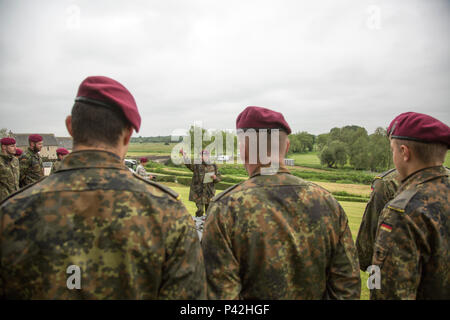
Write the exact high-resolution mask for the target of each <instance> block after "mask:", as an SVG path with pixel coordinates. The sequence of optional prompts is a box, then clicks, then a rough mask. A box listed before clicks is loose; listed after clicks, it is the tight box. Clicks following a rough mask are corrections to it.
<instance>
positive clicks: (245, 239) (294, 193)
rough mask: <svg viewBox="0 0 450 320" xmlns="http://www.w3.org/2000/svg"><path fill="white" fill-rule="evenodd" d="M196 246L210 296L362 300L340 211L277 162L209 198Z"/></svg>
mask: <svg viewBox="0 0 450 320" xmlns="http://www.w3.org/2000/svg"><path fill="white" fill-rule="evenodd" d="M202 247H203V254H204V256H205V267H206V277H207V281H208V298H210V299H359V298H360V291H361V283H360V273H359V263H358V257H357V254H356V249H355V246H354V243H353V240H352V235H351V233H350V229H349V225H348V220H347V216H346V214H345V212H344V210H343V209H342V207H341V206H340V205H339V203H338V202H337V201H336V200H335V199H334V198H333V196H332V195H331V194H330V193H329V192H327V191H326V190H324V189H322V188H321V187H319V186H317V185H315V184H313V183H311V182H306V181H304V180H302V179H300V178H298V177H295V176H293V175H291V174H290V173H289V172H288V171H287V170H286V169H285V168H282V167H281V168H280V169H279V171H278V173H277V174H274V175H260V174H259V173H258V172H256V173H255V174H253V175H252V176H251V177H250V178H249V179H248V180H246V181H244V182H242V183H240V184H237V185H235V186H233V187H231V188H229V189H227V190H225V191H224V192H222V193H220V194H219V195H217V196H216V197H214V199H213V201H212V203H211V204H210V206H209V208H208V215H207V218H206V223H205V233H204V234H203V239H202Z"/></svg>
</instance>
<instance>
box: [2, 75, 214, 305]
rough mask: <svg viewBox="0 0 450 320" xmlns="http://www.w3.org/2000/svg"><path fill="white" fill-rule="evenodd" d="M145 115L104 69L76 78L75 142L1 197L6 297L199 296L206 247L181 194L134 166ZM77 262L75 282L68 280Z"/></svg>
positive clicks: (70, 125)
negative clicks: (53, 164)
mask: <svg viewBox="0 0 450 320" xmlns="http://www.w3.org/2000/svg"><path fill="white" fill-rule="evenodd" d="M140 124H141V118H140V115H139V112H138V109H137V106H136V102H135V100H134V98H133V96H132V95H131V93H130V92H129V91H128V90H127V89H126V88H125V87H124V86H123V85H121V84H120V83H118V82H117V81H115V80H113V79H110V78H107V77H100V76H95V77H88V78H86V79H85V80H84V81H83V82H82V83H81V85H80V87H79V90H78V94H77V96H76V99H75V104H74V106H73V108H72V113H71V115H70V116H68V117H67V119H66V126H67V130H68V132H69V134H70V135H71V136H72V137H73V142H74V151H73V152H72V153H71V154H69V155H68V156H67V157H66V158H65V159H64V161H63V163H62V165H61V167H60V168H59V170H57V171H56V172H55V173H54V174H52V175H50V176H49V177H47V178H46V179H43V180H42V181H40V182H37V183H35V184H33V185H30V186H29V187H27V188H25V189H24V190H22V191H21V192H19V193H17V194H15V195H14V196H13V197H11V198H9V199H7V200H6V201H5V202H3V203H2V205H1V206H0V295H2V297H3V298H10V299H204V298H205V297H206V280H205V270H204V262H203V254H202V251H201V247H200V242H199V240H198V236H197V233H196V231H195V226H194V223H193V221H192V219H191V216H190V215H189V213H188V212H187V210H186V208H185V207H184V205H183V204H182V202H181V201H180V200H179V196H178V194H176V193H175V192H173V191H172V190H170V189H169V188H166V187H164V186H162V185H160V184H157V183H155V182H151V181H148V180H144V179H142V178H140V177H139V176H138V175H135V174H133V173H131V172H130V170H129V169H128V168H127V167H126V166H125V165H124V163H123V161H124V157H125V154H126V153H127V150H128V144H129V142H130V139H131V135H132V133H133V128H134V130H136V132H138V131H139V128H140ZM71 266H72V267H73V266H76V267H79V269H80V270H81V274H80V276H81V280H80V283H81V284H80V288H76V289H73V288H69V287H68V285H67V281H68V280H69V279H68V277H69V275H70V274H69V275H68V273H67V272H68V271H67V270H69V269H68V268H69V267H71Z"/></svg>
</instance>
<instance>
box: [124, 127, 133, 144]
mask: <svg viewBox="0 0 450 320" xmlns="http://www.w3.org/2000/svg"><path fill="white" fill-rule="evenodd" d="M132 135H133V127H128V128H126V129H125V135H124V140H123V145H124V146H126V145H128V144H129V143H130V139H131V136H132Z"/></svg>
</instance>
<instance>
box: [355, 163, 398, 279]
mask: <svg viewBox="0 0 450 320" xmlns="http://www.w3.org/2000/svg"><path fill="white" fill-rule="evenodd" d="M399 184H400V182H399V181H398V172H397V170H396V169H391V170H388V171H386V172H383V173H382V174H380V175H378V176H376V177H375V179H374V180H373V182H372V193H371V195H370V200H369V202H368V203H367V205H366V209H365V211H364V216H363V218H362V221H361V226H360V227H359V231H358V237H357V238H356V249H357V251H358V258H359V265H360V268H361V270H362V271H366V270H367V267H369V266H370V265H371V264H372V256H373V245H374V243H375V235H376V232H377V228H378V219H379V217H380V214H381V211H382V210H383V208H384V206H385V205H386V203H388V202H389V201H391V200H392V199H393V198H394V195H395V192H396V191H397V189H398V187H399Z"/></svg>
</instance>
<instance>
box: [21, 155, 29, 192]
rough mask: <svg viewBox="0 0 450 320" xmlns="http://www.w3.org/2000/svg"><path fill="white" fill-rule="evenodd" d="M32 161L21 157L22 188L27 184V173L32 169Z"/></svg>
mask: <svg viewBox="0 0 450 320" xmlns="http://www.w3.org/2000/svg"><path fill="white" fill-rule="evenodd" d="M29 160H30V159H29V158H27V157H25V156H24V157H21V158H20V160H19V166H20V186H21V187H23V186H24V183H25V178H26V173H27V171H28V169H29V167H30V161H29Z"/></svg>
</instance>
